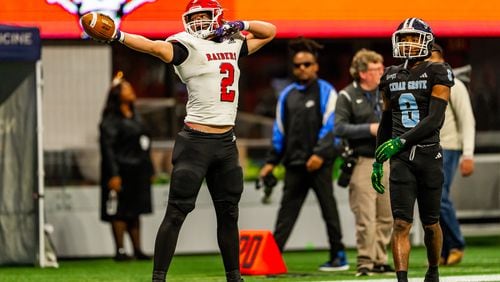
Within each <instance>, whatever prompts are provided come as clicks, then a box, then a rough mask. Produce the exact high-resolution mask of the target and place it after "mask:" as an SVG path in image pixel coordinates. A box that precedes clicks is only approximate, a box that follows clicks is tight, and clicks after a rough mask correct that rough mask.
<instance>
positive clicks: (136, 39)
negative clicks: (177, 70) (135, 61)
mask: <svg viewBox="0 0 500 282" xmlns="http://www.w3.org/2000/svg"><path fill="white" fill-rule="evenodd" d="M121 34H122V39H120V42H122V43H123V45H125V46H127V47H129V48H131V49H134V50H136V51H139V52H143V53H147V54H150V55H153V56H156V57H158V58H160V59H161V60H163V61H164V62H165V63H170V62H172V58H173V54H174V53H173V46H172V43H170V42H168V41H163V40H151V39H148V38H146V37H144V36H142V35H137V34H132V33H126V32H123V31H122V32H121Z"/></svg>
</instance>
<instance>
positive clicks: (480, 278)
mask: <svg viewBox="0 0 500 282" xmlns="http://www.w3.org/2000/svg"><path fill="white" fill-rule="evenodd" d="M423 279H424V278H423V277H420V278H408V282H422V280H423ZM331 281H333V280H325V281H319V282H331ZM349 281H363V282H394V281H395V280H394V278H393V279H371V280H349ZM439 281H440V282H486V281H500V274H489V275H465V276H440V277H439Z"/></svg>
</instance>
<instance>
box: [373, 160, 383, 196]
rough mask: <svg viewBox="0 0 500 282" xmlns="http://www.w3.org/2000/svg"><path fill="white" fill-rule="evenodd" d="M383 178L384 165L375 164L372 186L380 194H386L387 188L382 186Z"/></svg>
mask: <svg viewBox="0 0 500 282" xmlns="http://www.w3.org/2000/svg"><path fill="white" fill-rule="evenodd" d="M382 176H384V165H383V164H382V163H379V162H374V163H373V170H372V186H373V189H375V191H377V193H379V194H384V191H385V187H384V185H383V184H382Z"/></svg>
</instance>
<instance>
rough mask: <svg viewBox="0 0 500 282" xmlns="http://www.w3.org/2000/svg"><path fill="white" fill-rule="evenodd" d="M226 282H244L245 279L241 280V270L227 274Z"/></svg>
mask: <svg viewBox="0 0 500 282" xmlns="http://www.w3.org/2000/svg"><path fill="white" fill-rule="evenodd" d="M226 280H227V282H243V278H241V274H240V270H239V269H236V270H233V271H229V272H226Z"/></svg>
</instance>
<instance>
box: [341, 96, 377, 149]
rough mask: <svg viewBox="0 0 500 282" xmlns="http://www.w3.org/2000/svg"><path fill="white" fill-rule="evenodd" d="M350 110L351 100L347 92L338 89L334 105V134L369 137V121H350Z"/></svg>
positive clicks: (347, 136)
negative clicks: (354, 122) (357, 122)
mask: <svg viewBox="0 0 500 282" xmlns="http://www.w3.org/2000/svg"><path fill="white" fill-rule="evenodd" d="M352 111H353V110H352V101H351V97H350V95H349V93H348V92H347V91H345V90H342V91H340V93H339V97H338V99H337V104H336V106H335V128H334V133H335V135H336V136H339V137H342V138H347V139H360V138H368V137H371V134H370V124H369V123H360V124H353V123H351V117H352V116H353V112H352Z"/></svg>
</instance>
